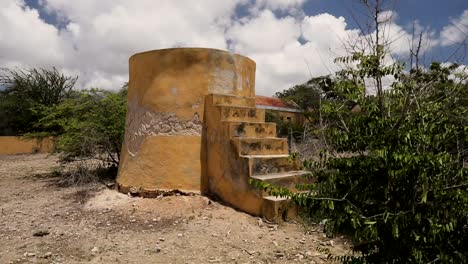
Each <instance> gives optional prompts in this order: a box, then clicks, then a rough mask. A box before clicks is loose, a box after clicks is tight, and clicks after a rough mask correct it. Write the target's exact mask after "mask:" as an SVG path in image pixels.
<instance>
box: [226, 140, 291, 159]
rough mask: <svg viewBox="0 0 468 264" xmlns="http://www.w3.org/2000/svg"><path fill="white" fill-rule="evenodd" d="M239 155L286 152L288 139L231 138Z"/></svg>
mask: <svg viewBox="0 0 468 264" xmlns="http://www.w3.org/2000/svg"><path fill="white" fill-rule="evenodd" d="M231 142H232V143H233V144H234V146H236V149H237V152H238V153H239V155H269V154H288V153H289V151H288V140H287V139H285V138H233V139H231Z"/></svg>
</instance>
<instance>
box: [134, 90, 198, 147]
mask: <svg viewBox="0 0 468 264" xmlns="http://www.w3.org/2000/svg"><path fill="white" fill-rule="evenodd" d="M126 128H127V129H126V131H125V145H126V147H127V151H128V153H129V154H130V155H132V156H135V155H136V154H137V153H138V150H139V149H140V145H141V143H142V142H143V140H144V139H145V138H146V137H148V136H170V135H171V136H172V135H187V136H198V135H200V136H201V131H202V122H201V120H200V117H199V115H198V113H197V112H194V115H193V118H192V119H191V120H180V119H179V118H178V117H177V116H176V114H175V113H165V112H154V111H151V110H149V109H146V108H144V107H142V106H140V105H139V104H138V100H137V98H134V99H133V100H130V101H129V104H128V112H127V125H126Z"/></svg>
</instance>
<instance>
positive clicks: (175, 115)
mask: <svg viewBox="0 0 468 264" xmlns="http://www.w3.org/2000/svg"><path fill="white" fill-rule="evenodd" d="M254 84H255V62H254V61H252V60H251V59H249V58H246V57H243V56H240V55H237V54H233V53H230V52H226V51H222V50H215V49H203V48H177V49H165V50H154V51H148V52H143V53H138V54H135V55H133V56H132V57H131V58H130V60H129V89H128V98H129V101H128V114H127V124H126V131H125V142H124V146H123V148H122V150H123V151H122V155H121V163H120V165H119V174H118V177H117V182H118V184H119V188H121V190H122V191H125V190H127V189H128V190H130V189H131V188H133V189H132V190H135V188H137V189H138V190H148V189H153V190H157V189H159V188H163V189H171V188H174V189H175V188H177V189H186V190H193V189H194V188H195V189H198V190H200V188H201V186H202V185H203V184H202V181H203V177H204V176H203V175H205V174H206V173H205V172H204V170H205V166H206V160H205V153H206V149H205V148H206V142H205V140H210V139H207V138H206V135H204V134H203V131H204V130H205V129H206V126H205V124H204V123H203V122H204V119H205V114H206V112H205V98H206V96H207V95H208V94H212V93H215V94H225V95H234V96H237V97H239V98H240V99H239V98H236V99H233V100H237V101H240V102H244V101H245V102H248V105H249V106H251V107H254V106H255V100H254V99H253V97H254V96H255V91H254ZM244 97H249V99H246V98H244ZM220 103H222V102H220ZM224 103H226V102H224ZM242 105H244V104H242ZM243 114H245V115H246V114H248V113H246V112H245V111H244V113H243ZM252 119H253V117H252ZM210 162H211V161H210Z"/></svg>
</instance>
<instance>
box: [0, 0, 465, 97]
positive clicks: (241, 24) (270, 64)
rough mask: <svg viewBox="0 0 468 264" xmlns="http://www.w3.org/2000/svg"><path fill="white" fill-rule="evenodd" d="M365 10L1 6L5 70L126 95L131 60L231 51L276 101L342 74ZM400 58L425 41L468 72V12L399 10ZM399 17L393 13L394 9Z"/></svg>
mask: <svg viewBox="0 0 468 264" xmlns="http://www.w3.org/2000/svg"><path fill="white" fill-rule="evenodd" d="M356 3H357V0H308V1H307V0H79V1H78V0H0V67H16V66H19V67H37V66H41V67H50V66H56V67H57V68H59V69H61V70H62V71H64V72H65V73H67V74H73V75H78V76H79V84H78V85H79V87H82V88H90V87H100V88H105V89H118V88H119V87H121V86H122V84H123V83H124V82H125V81H127V79H128V77H127V75H128V58H129V57H130V56H131V55H132V54H134V53H137V52H141V51H146V50H152V49H162V48H171V47H207V48H217V49H223V50H230V51H233V52H236V53H239V54H242V55H245V56H248V57H250V58H252V59H253V60H255V61H256V62H257V75H256V78H257V84H256V87H257V88H256V90H257V94H262V95H273V94H274V93H275V92H277V91H281V90H283V89H286V88H288V87H290V86H292V85H294V84H298V83H302V82H304V81H306V80H307V79H309V78H310V76H320V75H325V74H330V73H332V72H333V71H334V70H336V69H337V65H335V64H334V63H333V58H335V57H337V56H340V55H343V54H345V51H344V49H343V43H345V42H346V41H347V40H349V39H352V38H353V37H354V36H356V35H357V34H358V33H359V30H358V28H359V27H358V26H359V24H362V21H363V20H362V19H363V18H364V14H363V13H362V10H360V9H359V7H358V6H357V5H356ZM392 7H393V8H394V10H393V12H388V13H387V15H388V16H391V18H392V19H391V21H390V22H389V23H388V25H387V32H388V35H389V36H390V38H391V39H392V40H393V41H392V45H391V51H392V55H394V57H395V58H398V59H404V58H406V57H407V56H408V54H409V48H410V46H411V45H410V43H411V38H412V37H411V36H412V31H413V28H414V29H415V30H416V31H417V32H420V31H423V32H425V34H424V44H423V46H424V47H423V50H424V54H423V55H424V56H423V59H424V61H425V62H426V63H429V62H430V61H432V60H438V61H444V62H445V61H449V62H453V61H457V62H461V63H464V64H467V57H468V56H464V55H465V53H466V52H467V51H466V49H467V35H468V2H467V1H465V0H445V1H441V0H399V1H398V0H397V1H396V5H395V6H392ZM389 8H390V7H389Z"/></svg>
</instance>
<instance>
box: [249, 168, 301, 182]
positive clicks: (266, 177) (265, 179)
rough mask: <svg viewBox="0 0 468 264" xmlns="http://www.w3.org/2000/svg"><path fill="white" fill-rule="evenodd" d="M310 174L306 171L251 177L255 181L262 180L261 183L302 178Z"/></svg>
mask: <svg viewBox="0 0 468 264" xmlns="http://www.w3.org/2000/svg"><path fill="white" fill-rule="evenodd" d="M309 173H310V172H308V171H305V170H299V171H287V172H280V173H270V174H262V175H253V176H250V178H253V179H256V180H261V181H267V180H273V179H281V178H289V177H296V176H302V175H306V174H309Z"/></svg>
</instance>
